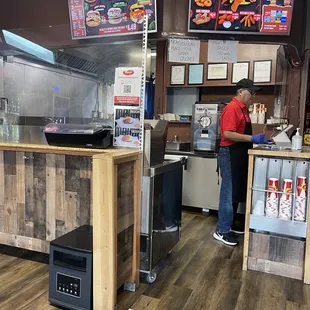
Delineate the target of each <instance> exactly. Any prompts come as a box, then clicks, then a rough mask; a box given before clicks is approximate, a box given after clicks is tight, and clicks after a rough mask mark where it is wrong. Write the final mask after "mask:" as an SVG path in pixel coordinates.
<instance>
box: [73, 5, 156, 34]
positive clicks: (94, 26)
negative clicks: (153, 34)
mask: <svg viewBox="0 0 310 310" xmlns="http://www.w3.org/2000/svg"><path fill="white" fill-rule="evenodd" d="M81 1H82V2H83V3H80V2H81ZM81 4H82V8H83V10H81ZM70 5H71V7H70V12H71V21H72V22H71V27H72V33H73V37H75V38H78V37H83V36H84V37H85V36H86V37H95V36H102V35H113V34H122V33H124V34H125V33H135V32H141V31H143V20H144V16H145V15H148V17H149V31H156V0H127V1H115V0H76V1H71V4H70ZM83 12H84V13H83ZM81 15H84V16H81ZM81 18H83V20H81ZM83 22H84V25H83V26H84V28H85V31H79V29H81V28H82V27H83V26H81V25H82V24H83Z"/></svg>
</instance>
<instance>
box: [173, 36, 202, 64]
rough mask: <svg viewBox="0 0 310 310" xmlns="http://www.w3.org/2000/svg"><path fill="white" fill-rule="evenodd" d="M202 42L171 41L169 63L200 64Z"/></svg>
mask: <svg viewBox="0 0 310 310" xmlns="http://www.w3.org/2000/svg"><path fill="white" fill-rule="evenodd" d="M199 56H200V41H199V40H187V39H170V40H169V50H168V61H169V62H177V63H194V64H198V63H199Z"/></svg>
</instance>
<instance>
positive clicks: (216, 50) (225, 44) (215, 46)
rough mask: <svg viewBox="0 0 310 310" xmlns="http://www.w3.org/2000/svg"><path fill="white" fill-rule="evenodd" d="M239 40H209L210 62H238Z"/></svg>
mask: <svg viewBox="0 0 310 310" xmlns="http://www.w3.org/2000/svg"><path fill="white" fill-rule="evenodd" d="M238 44H239V42H238V41H222V40H209V41H208V62H215V63H216V62H219V63H223V62H227V63H236V62H237V61H238Z"/></svg>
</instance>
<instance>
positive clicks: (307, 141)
mask: <svg viewBox="0 0 310 310" xmlns="http://www.w3.org/2000/svg"><path fill="white" fill-rule="evenodd" d="M304 145H307V146H310V129H309V128H307V130H306V131H305V133H304Z"/></svg>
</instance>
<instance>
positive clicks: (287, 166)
mask: <svg viewBox="0 0 310 310" xmlns="http://www.w3.org/2000/svg"><path fill="white" fill-rule="evenodd" d="M309 178H310V151H304V152H296V151H273V150H264V149H254V150H250V151H249V175H248V189H247V206H246V227H245V238H244V257H243V258H244V259H243V269H244V270H247V269H250V270H256V271H261V272H265V273H271V274H276V275H279V276H284V277H290V278H295V279H299V280H303V281H304V282H305V283H308V284H310V229H309V228H310V227H308V225H307V224H308V222H309V217H310V214H309V212H308V210H309V207H308V205H309V201H310V200H309V199H310V195H309V184H308V183H309Z"/></svg>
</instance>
